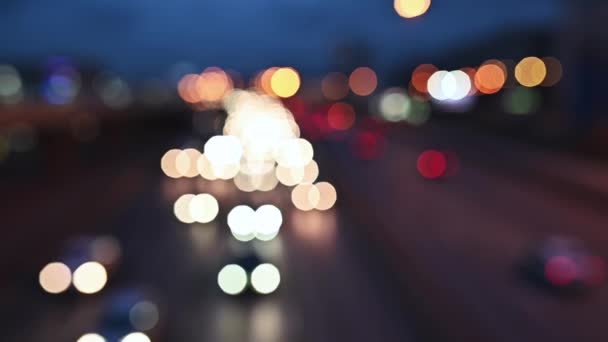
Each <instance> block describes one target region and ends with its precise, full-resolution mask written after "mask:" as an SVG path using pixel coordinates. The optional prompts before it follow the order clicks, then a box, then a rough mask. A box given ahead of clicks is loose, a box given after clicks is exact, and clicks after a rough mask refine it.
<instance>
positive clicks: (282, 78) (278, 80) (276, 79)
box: [270, 68, 300, 98]
mask: <svg viewBox="0 0 608 342" xmlns="http://www.w3.org/2000/svg"><path fill="white" fill-rule="evenodd" d="M270 86H271V88H272V92H273V93H274V94H276V95H277V96H279V97H283V98H287V97H292V96H293V95H295V94H296V93H297V92H298V89H300V75H299V74H298V72H297V71H296V70H295V69H293V68H280V69H278V70H276V71H275V72H274V73H273V74H272V78H271V80H270Z"/></svg>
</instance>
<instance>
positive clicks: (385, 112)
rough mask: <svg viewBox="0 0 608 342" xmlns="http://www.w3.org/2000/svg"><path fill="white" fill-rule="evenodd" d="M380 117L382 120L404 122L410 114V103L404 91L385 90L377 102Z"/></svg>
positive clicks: (395, 89) (398, 89) (396, 89)
mask: <svg viewBox="0 0 608 342" xmlns="http://www.w3.org/2000/svg"><path fill="white" fill-rule="evenodd" d="M379 102H380V103H379V110H380V115H381V116H382V118H383V119H384V120H387V121H392V122H398V121H403V120H406V119H407V117H408V116H409V114H410V107H411V101H410V98H409V96H407V94H406V92H405V90H402V89H400V88H392V89H388V90H386V91H385V92H384V93H382V95H381V96H380V100H379Z"/></svg>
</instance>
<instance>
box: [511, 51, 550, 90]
mask: <svg viewBox="0 0 608 342" xmlns="http://www.w3.org/2000/svg"><path fill="white" fill-rule="evenodd" d="M545 77H547V67H546V66H545V62H543V60H542V59H540V58H538V57H526V58H524V59H522V60H521V61H520V62H519V63H517V66H515V78H516V79H517V82H519V84H521V85H522V86H524V87H528V88H531V87H536V86H538V85H540V84H541V83H543V81H544V80H545Z"/></svg>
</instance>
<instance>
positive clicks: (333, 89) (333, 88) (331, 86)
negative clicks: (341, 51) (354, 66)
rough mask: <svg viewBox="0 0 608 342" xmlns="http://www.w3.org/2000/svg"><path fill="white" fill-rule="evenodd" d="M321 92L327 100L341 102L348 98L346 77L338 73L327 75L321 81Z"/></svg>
mask: <svg viewBox="0 0 608 342" xmlns="http://www.w3.org/2000/svg"><path fill="white" fill-rule="evenodd" d="M321 91H322V92H323V96H325V98H326V99H328V100H331V101H338V100H342V99H343V98H345V97H346V96H348V92H349V87H348V77H347V76H346V75H344V74H343V73H340V72H332V73H329V74H327V76H325V77H324V78H323V80H322V81H321Z"/></svg>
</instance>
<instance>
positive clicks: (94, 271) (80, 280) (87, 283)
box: [38, 261, 108, 294]
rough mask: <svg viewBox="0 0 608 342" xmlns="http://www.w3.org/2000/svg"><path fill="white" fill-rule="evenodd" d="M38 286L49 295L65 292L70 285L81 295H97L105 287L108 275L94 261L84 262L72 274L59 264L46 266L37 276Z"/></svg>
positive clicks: (68, 269) (63, 265) (53, 263)
mask: <svg viewBox="0 0 608 342" xmlns="http://www.w3.org/2000/svg"><path fill="white" fill-rule="evenodd" d="M38 281H39V283H40V286H41V287H42V289H43V290H44V291H46V292H47V293H51V294H59V293H62V292H65V291H67V289H68V288H69V287H70V285H74V288H75V289H76V290H77V291H78V292H80V293H83V294H94V293H97V292H99V291H101V290H103V288H104V287H105V286H106V283H107V281H108V274H107V271H106V269H105V267H104V266H103V265H102V264H100V263H98V262H95V261H90V262H85V263H84V264H82V265H80V266H79V267H78V268H76V270H75V271H74V273H72V272H71V270H70V268H69V267H68V266H67V265H65V264H63V263H60V262H52V263H49V264H47V265H46V266H45V267H44V268H43V269H42V270H41V271H40V274H39V276H38Z"/></svg>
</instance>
